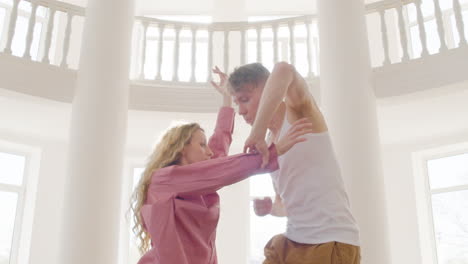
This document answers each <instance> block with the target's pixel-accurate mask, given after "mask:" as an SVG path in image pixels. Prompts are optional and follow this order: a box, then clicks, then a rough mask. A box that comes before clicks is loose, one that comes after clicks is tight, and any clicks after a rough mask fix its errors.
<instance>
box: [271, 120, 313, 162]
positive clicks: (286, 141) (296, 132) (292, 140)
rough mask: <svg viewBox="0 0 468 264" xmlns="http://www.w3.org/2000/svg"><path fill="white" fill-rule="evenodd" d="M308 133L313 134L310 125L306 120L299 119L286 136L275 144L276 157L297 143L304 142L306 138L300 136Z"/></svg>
mask: <svg viewBox="0 0 468 264" xmlns="http://www.w3.org/2000/svg"><path fill="white" fill-rule="evenodd" d="M310 133H313V129H312V123H311V122H310V120H309V119H308V118H301V119H299V120H297V121H296V122H294V123H293V124H292V126H291V128H289V130H288V132H287V133H286V135H284V136H283V137H282V138H281V139H280V141H278V143H276V151H277V153H278V156H281V155H283V154H284V153H286V152H288V151H289V150H290V149H291V148H292V147H293V146H294V145H296V144H297V143H300V142H304V141H306V138H304V137H302V136H303V135H305V134H310Z"/></svg>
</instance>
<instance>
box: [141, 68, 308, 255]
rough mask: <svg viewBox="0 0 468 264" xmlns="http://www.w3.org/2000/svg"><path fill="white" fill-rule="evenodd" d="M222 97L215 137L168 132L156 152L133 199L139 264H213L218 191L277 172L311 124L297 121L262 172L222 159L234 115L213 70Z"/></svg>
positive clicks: (190, 129)
mask: <svg viewBox="0 0 468 264" xmlns="http://www.w3.org/2000/svg"><path fill="white" fill-rule="evenodd" d="M213 72H215V73H217V74H218V75H219V76H220V79H221V82H220V85H217V84H215V83H213V85H214V86H215V88H217V89H218V91H220V92H221V93H222V94H223V96H224V105H223V107H222V108H221V109H220V111H219V114H218V119H217V123H216V128H215V132H214V135H213V136H212V137H211V138H210V141H209V143H208V144H207V142H206V136H205V133H204V131H203V129H201V128H200V126H199V125H198V124H196V123H192V124H187V125H181V126H177V127H174V128H172V129H170V130H169V131H168V132H167V133H166V134H165V135H164V137H163V138H162V140H161V142H159V144H158V145H157V146H156V148H155V150H154V152H153V154H152V155H151V156H150V159H149V162H148V164H147V166H146V169H145V171H144V173H143V176H142V178H141V180H140V182H139V184H138V186H137V188H136V190H135V193H134V195H133V206H132V211H133V213H134V219H135V226H134V228H133V230H134V232H135V233H136V235H137V237H138V238H139V240H140V251H141V253H142V254H144V255H143V257H142V258H141V259H140V261H139V262H138V263H139V264H150V263H151V264H155V263H158V264H189V263H193V264H205V263H207V264H216V263H217V257H216V248H215V238H216V226H217V224H218V219H219V196H218V194H217V193H216V191H217V190H219V189H220V188H222V187H224V186H227V185H230V184H233V183H236V182H239V181H241V180H243V179H245V178H247V177H249V176H251V175H254V174H259V173H268V172H272V171H274V170H276V169H278V162H277V156H278V155H282V154H284V153H285V152H286V151H288V150H289V149H290V148H291V147H292V146H293V145H295V144H296V143H298V142H302V141H304V139H303V138H301V136H302V135H304V134H306V133H309V131H310V124H309V123H308V122H307V121H306V120H300V121H298V122H297V123H296V124H294V126H293V127H292V128H291V130H290V131H289V133H288V134H289V136H286V137H284V138H283V140H282V141H280V142H278V144H277V145H276V146H275V145H272V146H270V148H269V151H270V160H269V163H268V164H267V166H265V168H260V165H261V163H262V158H261V156H260V155H258V154H255V153H250V154H239V155H234V156H226V155H227V153H228V149H229V146H230V143H231V135H232V131H233V126H234V125H233V124H234V109H233V108H231V107H230V106H231V101H232V100H231V96H230V94H229V93H228V92H227V89H225V87H224V83H225V80H226V75H225V74H223V73H222V72H220V71H219V69H218V68H215V69H214V70H213Z"/></svg>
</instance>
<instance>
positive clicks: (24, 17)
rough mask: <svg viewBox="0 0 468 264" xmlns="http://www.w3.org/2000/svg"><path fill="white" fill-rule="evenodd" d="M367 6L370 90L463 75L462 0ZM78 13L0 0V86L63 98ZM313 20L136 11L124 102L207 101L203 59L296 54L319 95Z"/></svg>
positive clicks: (202, 108)
mask: <svg viewBox="0 0 468 264" xmlns="http://www.w3.org/2000/svg"><path fill="white" fill-rule="evenodd" d="M366 9H367V10H366V13H367V15H366V19H367V24H368V35H369V45H370V50H371V63H372V66H373V67H374V70H373V71H374V73H373V82H374V88H375V92H376V95H377V97H388V96H395V95H401V94H406V93H411V92H414V91H419V90H423V89H430V88H434V87H440V86H443V85H447V84H451V83H456V82H460V81H463V80H466V79H467V75H466V73H465V71H466V70H465V69H467V68H468V59H467V58H468V47H467V41H466V35H467V34H468V33H467V31H468V30H467V27H465V23H466V22H467V20H468V3H464V4H461V2H460V1H459V0H453V1H438V0H425V1H419V0H411V1H396V0H392V1H388V0H387V1H380V2H376V3H372V4H368V5H367V6H366ZM84 15H85V8H83V7H79V6H75V5H71V4H66V3H62V2H58V1H54V0H1V1H0V23H2V24H0V50H2V52H1V53H0V67H1V68H2V71H1V72H2V74H1V78H0V79H1V81H0V86H1V87H2V88H7V89H12V90H16V91H19V92H23V93H27V94H31V95H35V96H42V97H46V98H50V99H54V100H59V101H65V102H67V101H71V98H72V96H73V87H74V83H75V78H76V70H77V69H78V65H79V63H78V61H79V54H80V43H81V30H82V27H83V23H84ZM317 24H318V19H317V17H316V16H315V15H305V16H298V17H289V18H282V19H276V20H267V21H257V22H232V23H231V22H224V23H210V24H203V23H189V22H176V21H169V20H161V19H157V18H150V17H140V16H138V17H135V25H134V39H133V48H132V65H131V72H130V76H129V78H130V79H131V81H132V87H131V93H130V106H131V108H133V109H145V110H158V111H182V112H184V111H195V112H210V111H213V110H214V109H215V108H216V107H217V105H216V101H217V100H216V98H215V97H216V95H215V94H213V93H212V92H211V90H210V88H207V87H208V85H207V81H209V80H210V78H211V74H210V69H211V68H212V67H213V66H214V65H219V66H220V67H221V68H222V69H224V70H225V71H230V70H232V69H233V68H234V67H235V66H237V65H241V64H243V63H248V62H253V61H261V62H262V63H264V64H265V65H266V66H267V67H272V65H273V64H274V63H275V62H277V61H288V62H290V63H292V64H294V65H295V66H296V68H297V69H298V71H299V72H300V73H301V74H302V75H303V76H305V77H306V78H307V80H308V82H309V83H310V87H311V90H312V92H313V93H314V94H315V95H316V97H317V98H320V87H319V76H320V72H319V68H320V67H319V55H320V51H319V35H318V30H317ZM447 69H450V70H449V71H447ZM23 76H28V78H24V77H23Z"/></svg>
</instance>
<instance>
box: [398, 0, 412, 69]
mask: <svg viewBox="0 0 468 264" xmlns="http://www.w3.org/2000/svg"><path fill="white" fill-rule="evenodd" d="M396 9H397V13H398V26H399V28H400V43H401V49H402V51H403V58H402V61H408V60H409V54H408V38H407V36H406V25H405V20H404V18H403V4H402V3H401V2H400V1H399V2H398V5H397V8H396Z"/></svg>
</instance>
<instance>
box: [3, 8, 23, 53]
mask: <svg viewBox="0 0 468 264" xmlns="http://www.w3.org/2000/svg"><path fill="white" fill-rule="evenodd" d="M19 2H20V0H14V2H13V8H12V9H11V14H10V23H9V24H8V38H7V44H6V47H5V50H4V51H3V52H5V53H6V54H11V53H12V50H11V44H12V43H13V36H14V35H15V29H16V20H17V19H18V5H19Z"/></svg>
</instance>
